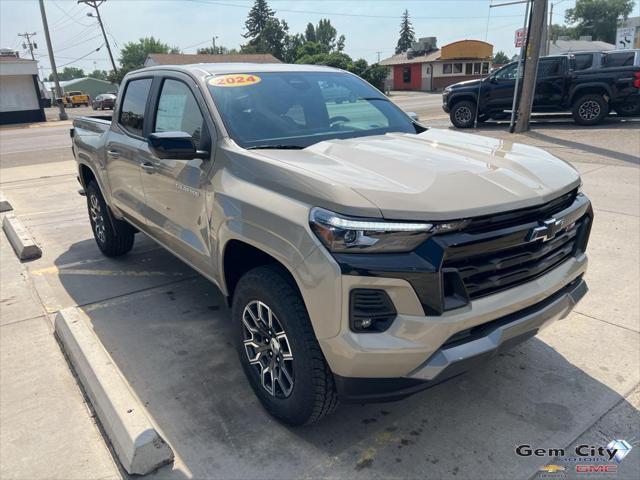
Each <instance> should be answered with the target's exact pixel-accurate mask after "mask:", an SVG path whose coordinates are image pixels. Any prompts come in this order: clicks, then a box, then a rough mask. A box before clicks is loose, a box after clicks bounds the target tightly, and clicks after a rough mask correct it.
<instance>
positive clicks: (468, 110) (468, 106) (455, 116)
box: [449, 100, 476, 128]
mask: <svg viewBox="0 0 640 480" xmlns="http://www.w3.org/2000/svg"><path fill="white" fill-rule="evenodd" d="M449 118H450V119H451V123H453V125H454V126H455V127H457V128H471V127H473V124H474V123H475V119H476V104H475V103H473V102H470V101H469V100H461V101H459V102H456V103H455V104H454V105H453V107H451V112H450V113H449Z"/></svg>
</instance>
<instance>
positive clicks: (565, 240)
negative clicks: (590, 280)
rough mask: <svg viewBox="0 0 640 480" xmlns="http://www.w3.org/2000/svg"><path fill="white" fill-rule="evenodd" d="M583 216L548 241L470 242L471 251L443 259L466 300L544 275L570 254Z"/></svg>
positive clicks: (445, 266) (573, 248)
mask: <svg viewBox="0 0 640 480" xmlns="http://www.w3.org/2000/svg"><path fill="white" fill-rule="evenodd" d="M584 222H585V218H582V219H580V220H579V221H577V222H575V223H572V224H570V225H568V226H567V227H566V228H564V229H563V230H561V231H560V232H558V233H557V234H556V236H555V237H553V238H552V239H551V240H549V241H546V242H543V241H541V240H537V241H533V242H526V241H525V242H524V243H519V244H517V245H512V246H508V247H506V248H504V247H501V248H498V249H495V247H493V248H492V242H487V243H486V246H483V245H482V244H476V245H474V250H473V251H474V252H477V253H475V254H471V255H469V256H466V257H464V258H455V259H450V260H447V259H446V256H445V261H444V264H443V268H452V269H455V270H456V271H457V272H458V274H459V275H460V277H461V279H462V282H463V283H464V286H465V288H466V290H467V294H468V296H469V298H470V299H475V298H479V297H482V296H485V295H489V294H492V293H496V292H499V291H501V290H504V289H507V288H510V287H513V286H515V285H519V284H521V283H525V282H527V281H530V280H533V279H534V278H536V277H538V276H540V275H543V274H545V273H546V272H548V271H550V270H552V269H553V268H555V267H557V266H558V265H560V264H561V263H562V262H564V261H565V260H567V259H568V258H569V257H571V256H573V255H574V253H575V251H576V245H577V239H578V235H579V232H580V228H581V225H582V224H583V223H584Z"/></svg>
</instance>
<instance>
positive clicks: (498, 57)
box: [493, 50, 509, 65]
mask: <svg viewBox="0 0 640 480" xmlns="http://www.w3.org/2000/svg"><path fill="white" fill-rule="evenodd" d="M493 63H495V64H497V65H504V64H505V63H509V57H507V55H506V54H505V53H504V52H503V51H502V50H501V51H499V52H496V54H495V55H494V56H493Z"/></svg>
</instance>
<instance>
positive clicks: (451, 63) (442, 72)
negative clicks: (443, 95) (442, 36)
mask: <svg viewBox="0 0 640 480" xmlns="http://www.w3.org/2000/svg"><path fill="white" fill-rule="evenodd" d="M492 57H493V45H491V44H490V43H486V42H482V41H480V40H460V41H458V42H453V43H450V44H448V45H445V46H443V47H442V48H437V47H436V39H435V38H434V37H426V38H421V39H420V40H419V41H418V42H416V43H414V44H413V45H412V48H411V49H410V50H408V51H407V52H405V53H401V54H398V55H394V56H392V57H389V58H386V59H384V60H382V61H380V65H386V66H389V67H391V69H390V72H389V77H388V79H387V84H388V86H389V87H390V89H391V90H423V91H435V90H441V89H443V88H444V87H446V86H448V85H451V84H454V83H457V82H461V81H463V80H471V79H474V78H480V77H483V76H486V75H487V74H488V73H489V71H490V70H491V58H492Z"/></svg>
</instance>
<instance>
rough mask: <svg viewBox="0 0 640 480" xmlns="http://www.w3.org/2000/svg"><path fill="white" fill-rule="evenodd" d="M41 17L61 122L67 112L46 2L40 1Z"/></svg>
mask: <svg viewBox="0 0 640 480" xmlns="http://www.w3.org/2000/svg"><path fill="white" fill-rule="evenodd" d="M40 15H42V27H43V28H44V38H45V39H46V41H47V50H48V51H49V63H51V71H52V73H53V81H54V83H55V85H56V103H57V104H58V108H59V110H60V113H59V114H58V117H59V118H60V120H66V119H67V112H65V111H64V95H63V94H62V89H61V88H60V80H59V79H58V70H56V59H55V58H54V57H53V47H52V46H51V37H50V36H49V24H48V23H47V12H45V10H44V0H40Z"/></svg>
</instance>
